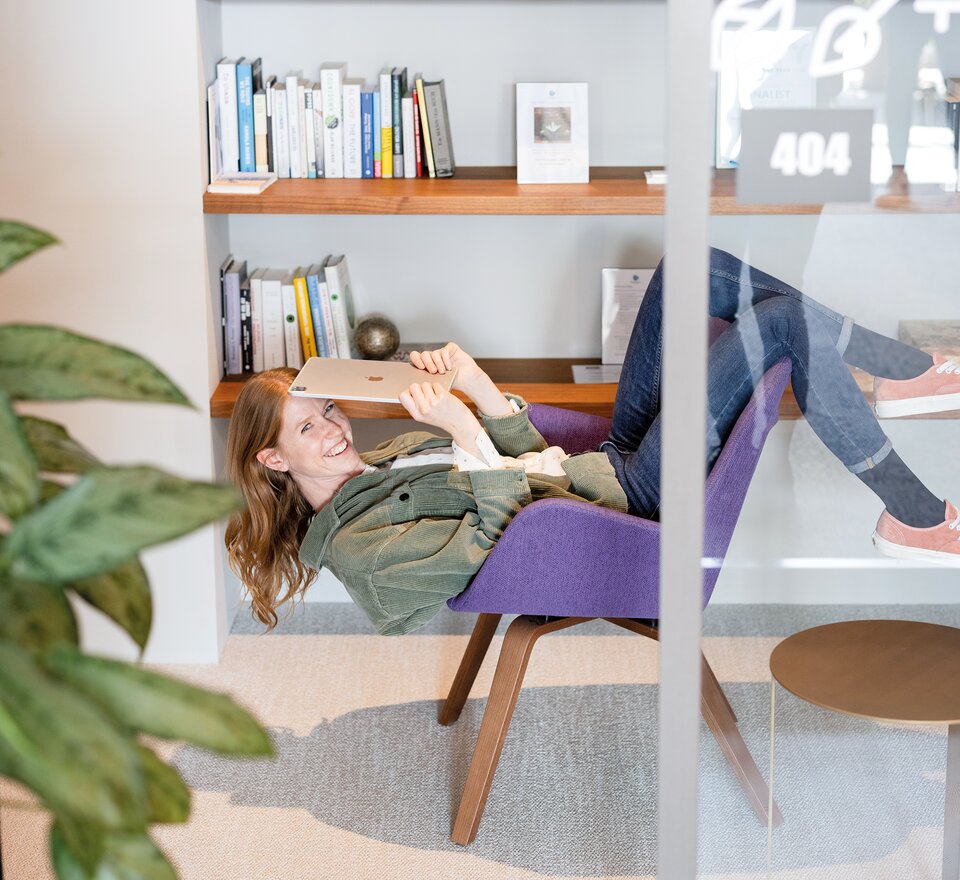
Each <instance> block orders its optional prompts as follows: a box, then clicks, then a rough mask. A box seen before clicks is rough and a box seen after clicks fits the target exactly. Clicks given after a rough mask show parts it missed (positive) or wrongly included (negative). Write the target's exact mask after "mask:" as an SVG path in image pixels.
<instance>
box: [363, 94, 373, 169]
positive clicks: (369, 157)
mask: <svg viewBox="0 0 960 880" xmlns="http://www.w3.org/2000/svg"><path fill="white" fill-rule="evenodd" d="M375 94H376V92H367V91H364V92H361V93H360V143H361V150H360V153H361V159H362V164H361V176H362V177H365V178H372V177H373V128H374V126H373V96H374V95H375Z"/></svg>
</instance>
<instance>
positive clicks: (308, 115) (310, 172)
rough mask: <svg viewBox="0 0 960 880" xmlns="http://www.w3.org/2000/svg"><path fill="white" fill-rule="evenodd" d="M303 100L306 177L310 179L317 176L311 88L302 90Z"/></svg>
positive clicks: (314, 116) (314, 115)
mask: <svg viewBox="0 0 960 880" xmlns="http://www.w3.org/2000/svg"><path fill="white" fill-rule="evenodd" d="M303 102H304V111H305V112H304V116H303V120H304V130H305V131H306V137H307V177H308V178H310V179H311V180H312V179H313V178H315V177H316V176H317V141H316V131H314V127H313V123H314V119H315V118H316V114H315V113H314V112H313V88H309V89H305V90H304V92H303Z"/></svg>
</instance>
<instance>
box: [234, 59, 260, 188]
mask: <svg viewBox="0 0 960 880" xmlns="http://www.w3.org/2000/svg"><path fill="white" fill-rule="evenodd" d="M237 120H238V124H239V127H240V170H241V171H256V166H257V162H256V154H255V152H254V141H253V138H254V130H253V122H254V121H253V65H252V64H251V63H250V62H249V61H244V62H243V63H241V64H238V65H237Z"/></svg>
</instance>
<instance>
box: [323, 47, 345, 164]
mask: <svg viewBox="0 0 960 880" xmlns="http://www.w3.org/2000/svg"><path fill="white" fill-rule="evenodd" d="M320 86H321V88H322V89H323V167H324V174H325V176H327V177H343V67H342V66H337V67H321V68H320Z"/></svg>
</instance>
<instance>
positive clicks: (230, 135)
mask: <svg viewBox="0 0 960 880" xmlns="http://www.w3.org/2000/svg"><path fill="white" fill-rule="evenodd" d="M217 85H218V86H219V92H218V96H219V99H220V134H221V138H222V140H221V142H220V145H221V146H220V149H221V154H222V157H223V173H224V174H232V173H233V172H234V171H239V170H240V124H239V121H238V117H237V60H236V59H234V60H233V61H230V60H229V59H227V58H221V59H220V60H219V61H218V62H217Z"/></svg>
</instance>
